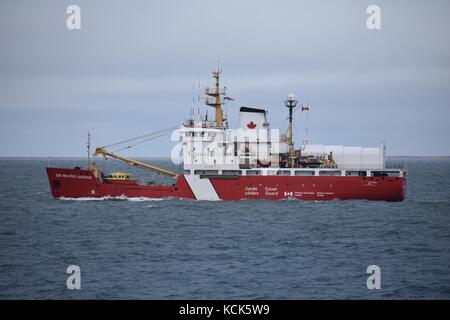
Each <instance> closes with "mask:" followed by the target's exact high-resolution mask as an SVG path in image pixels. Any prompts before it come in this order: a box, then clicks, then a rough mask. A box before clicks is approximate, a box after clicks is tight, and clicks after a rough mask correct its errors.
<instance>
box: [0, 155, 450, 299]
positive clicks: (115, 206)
mask: <svg viewBox="0 0 450 320" xmlns="http://www.w3.org/2000/svg"><path fill="white" fill-rule="evenodd" d="M108 161H109V162H108ZM108 161H106V162H105V161H102V162H101V163H99V165H100V166H103V167H104V168H105V169H107V171H109V170H127V171H130V170H129V168H128V167H124V166H123V165H122V164H120V163H118V162H115V161H112V160H108ZM398 161H399V160H395V161H394V163H395V164H398ZM85 162H86V161H85V160H84V159H61V158H59V159H37V158H30V159H26V158H2V159H0V167H1V169H2V171H1V172H2V183H1V184H0V215H1V216H0V298H3V299H17V298H19V299H72V298H73V299H91V298H99V299H380V298H381V299H398V298H407V299H418V298H424V299H432V298H437V299H449V298H450V159H448V158H439V159H432V158H425V159H414V158H413V159H409V158H405V159H401V160H400V162H401V163H403V164H404V165H405V167H406V169H407V170H408V176H407V196H406V200H405V201H404V202H398V203H390V202H369V201H330V202H304V201H300V200H294V201H276V202H275V201H265V200H260V201H255V200H248V201H218V202H208V201H192V200H177V199H172V200H148V199H147V200H146V199H135V200H111V199H109V200H108V199H105V200H95V201H92V200H91V201H90V200H54V199H53V198H52V196H51V194H50V192H49V186H48V182H47V177H46V173H45V167H46V166H47V164H50V165H52V166H69V167H73V166H76V165H85ZM156 162H157V163H159V164H160V165H167V166H170V165H171V164H170V163H169V162H168V161H167V160H157V161H156ZM132 169H133V170H132V171H133V172H134V173H135V174H136V175H137V177H138V178H139V179H144V180H145V179H150V178H152V177H151V175H150V176H149V175H148V173H146V172H144V173H142V170H141V171H139V169H137V168H132ZM175 169H176V168H175ZM153 178H154V177H153ZM69 265H78V266H79V267H80V269H81V289H80V290H76V289H75V290H69V289H67V286H66V280H67V277H69V274H67V273H66V269H67V267H68V266H69ZM369 265H377V266H379V267H380V270H381V289H379V290H369V289H368V288H367V285H366V281H367V278H368V276H369V274H367V273H366V269H367V267H368V266H369Z"/></svg>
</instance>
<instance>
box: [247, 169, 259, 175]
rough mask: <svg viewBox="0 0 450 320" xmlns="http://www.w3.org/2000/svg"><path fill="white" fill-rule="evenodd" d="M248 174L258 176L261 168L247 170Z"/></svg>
mask: <svg viewBox="0 0 450 320" xmlns="http://www.w3.org/2000/svg"><path fill="white" fill-rule="evenodd" d="M247 175H248V176H259V175H261V170H247Z"/></svg>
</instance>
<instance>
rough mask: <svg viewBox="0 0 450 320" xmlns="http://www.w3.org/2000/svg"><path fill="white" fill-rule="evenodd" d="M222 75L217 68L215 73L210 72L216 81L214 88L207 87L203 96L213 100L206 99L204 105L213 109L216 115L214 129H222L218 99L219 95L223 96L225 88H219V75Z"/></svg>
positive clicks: (219, 99) (221, 111)
mask: <svg viewBox="0 0 450 320" xmlns="http://www.w3.org/2000/svg"><path fill="white" fill-rule="evenodd" d="M221 73H222V69H219V68H217V70H216V71H213V72H212V75H213V77H214V78H215V79H216V84H215V88H209V87H207V88H206V89H205V94H206V95H207V96H210V97H213V99H209V98H206V100H205V104H206V105H208V106H210V107H213V108H215V110H216V115H215V121H216V127H218V128H223V121H224V119H223V110H222V104H223V103H222V100H221V98H220V96H221V95H225V88H220V74H221Z"/></svg>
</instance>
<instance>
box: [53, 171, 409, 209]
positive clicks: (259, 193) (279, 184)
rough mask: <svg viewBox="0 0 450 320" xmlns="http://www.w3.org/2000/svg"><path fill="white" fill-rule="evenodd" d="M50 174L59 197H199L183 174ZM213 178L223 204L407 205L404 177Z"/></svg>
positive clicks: (68, 172) (88, 172)
mask: <svg viewBox="0 0 450 320" xmlns="http://www.w3.org/2000/svg"><path fill="white" fill-rule="evenodd" d="M47 174H48V179H49V183H50V189H51V192H52V195H53V196H54V197H55V198H61V197H66V198H84V197H92V198H100V197H128V198H138V197H144V198H170V197H172V198H185V199H197V198H198V197H196V196H195V194H194V192H193V190H192V188H191V186H190V185H189V183H188V180H187V179H186V178H185V177H184V176H180V177H179V178H178V179H177V182H176V184H175V185H173V186H143V185H133V184H112V183H103V182H101V181H99V180H98V179H96V178H95V176H94V174H93V173H92V172H91V171H89V170H83V169H65V168H47ZM209 180H210V182H211V185H212V188H213V192H215V193H216V194H217V198H218V199H222V200H241V199H271V200H280V199H288V198H296V199H302V200H334V199H340V200H346V199H367V200H385V201H402V200H403V199H404V184H405V179H404V178H403V177H336V176H332V177H329V176H323V177H322V176H316V177H303V176H291V177H285V176H284V177H280V176H258V177H255V176H240V177H237V178H236V179H221V178H210V179H209Z"/></svg>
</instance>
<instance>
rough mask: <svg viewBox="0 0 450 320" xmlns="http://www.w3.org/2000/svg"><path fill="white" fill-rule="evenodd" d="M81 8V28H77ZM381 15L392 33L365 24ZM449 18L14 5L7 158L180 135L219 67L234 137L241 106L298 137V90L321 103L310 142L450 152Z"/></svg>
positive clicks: (8, 17)
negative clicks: (89, 139) (164, 133)
mask: <svg viewBox="0 0 450 320" xmlns="http://www.w3.org/2000/svg"><path fill="white" fill-rule="evenodd" d="M70 4H77V5H79V6H80V8H81V30H68V29H67V28H66V18H67V17H68V15H67V14H66V8H67V6H69V5H70ZM371 4H377V5H379V6H380V8H381V27H382V29H381V30H376V31H369V30H368V29H367V27H366V19H367V17H368V14H367V13H366V9H367V7H368V6H369V5H371ZM449 13H450V1H445V0H444V1H425V0H418V1H410V0H409V1H407V0H405V1H400V0H396V1H377V0H370V1H364V0H353V1H336V0H330V1H317V0H314V1H313V0H310V1H299V0H294V1H286V0H283V1H275V0H273V1H261V0H257V1H242V0H240V1H230V0H227V1H225V0H221V1H215V0H209V1H206V0H198V1H192V0H185V1H182V0H178V1H175V0H169V1H168V0H160V1H157V0H152V1H101V0H96V1H80V0H72V1H61V0H58V1H57V0H54V1H17V0H10V1H8V0H6V1H5V0H2V1H1V2H0V41H1V50H0V147H1V148H0V156H84V154H85V140H86V133H87V131H88V130H90V131H91V133H92V135H93V144H94V145H96V146H100V145H106V144H109V143H112V142H116V141H120V140H123V139H126V138H129V137H134V136H138V135H142V134H145V133H148V132H152V131H156V130H159V129H164V128H168V127H171V126H174V125H179V124H181V122H182V121H183V120H185V119H187V118H188V117H189V114H190V109H191V107H192V95H193V94H194V92H193V82H194V81H197V80H200V81H201V84H202V86H204V85H206V84H207V83H212V81H211V80H210V72H211V71H212V69H214V68H215V67H216V64H217V59H220V64H221V66H222V68H223V78H224V85H226V86H227V87H228V94H229V95H230V96H231V97H233V98H235V100H234V101H233V102H231V103H229V104H228V105H227V112H228V115H229V119H230V125H231V126H232V127H234V126H236V125H237V116H238V110H239V107H240V106H242V105H244V106H253V107H263V108H266V109H267V110H268V111H269V114H268V116H269V120H270V122H271V124H272V127H276V128H278V127H280V126H286V124H287V122H286V121H285V118H286V111H287V110H286V108H285V107H283V100H284V99H285V97H286V95H287V94H288V93H296V94H297V96H298V98H299V100H300V101H301V102H306V101H309V103H310V105H311V111H310V115H309V117H310V121H309V132H310V143H323V144H344V145H363V146H378V145H379V144H380V143H381V142H382V141H386V142H387V145H388V155H450V140H449V137H450V126H449V124H448V122H449V119H450V37H449V35H448V32H449V30H450V19H449V18H448V15H449ZM206 108H207V107H204V106H201V110H202V112H204V110H206ZM211 111H212V110H210V114H212V112H211ZM305 119H306V118H305V113H300V112H298V113H296V119H295V132H296V141H297V142H300V141H301V138H302V135H303V132H304V127H305ZM281 129H284V127H283V128H281ZM173 144H174V142H171V141H170V139H169V137H165V138H162V139H159V140H157V141H155V142H153V143H149V144H144V145H142V146H140V147H139V148H137V149H136V150H134V151H130V152H128V153H127V154H128V155H133V156H169V155H170V149H171V146H172V145H173Z"/></svg>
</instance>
